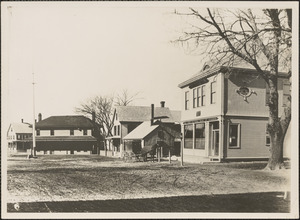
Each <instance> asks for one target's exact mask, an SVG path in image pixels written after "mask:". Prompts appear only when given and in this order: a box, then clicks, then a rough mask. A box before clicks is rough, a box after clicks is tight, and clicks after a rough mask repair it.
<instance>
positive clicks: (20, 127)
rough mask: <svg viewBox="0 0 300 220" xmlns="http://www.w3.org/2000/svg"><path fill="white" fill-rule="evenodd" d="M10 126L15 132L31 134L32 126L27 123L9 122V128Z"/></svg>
mask: <svg viewBox="0 0 300 220" xmlns="http://www.w3.org/2000/svg"><path fill="white" fill-rule="evenodd" d="M11 128H13V130H14V132H15V133H16V134H32V127H31V125H30V124H27V123H11V125H10V126H9V129H11Z"/></svg>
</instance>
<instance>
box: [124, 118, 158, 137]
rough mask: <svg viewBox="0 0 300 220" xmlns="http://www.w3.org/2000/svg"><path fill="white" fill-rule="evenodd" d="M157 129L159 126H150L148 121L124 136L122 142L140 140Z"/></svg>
mask: <svg viewBox="0 0 300 220" xmlns="http://www.w3.org/2000/svg"><path fill="white" fill-rule="evenodd" d="M157 127H159V125H151V123H150V121H145V122H143V123H142V124H140V125H139V126H138V127H136V128H135V129H134V130H133V131H132V132H130V133H129V134H128V135H126V136H125V137H124V138H123V140H141V139H143V138H144V137H146V136H147V135H148V134H150V133H151V132H152V131H154V130H155V129H156V128H157Z"/></svg>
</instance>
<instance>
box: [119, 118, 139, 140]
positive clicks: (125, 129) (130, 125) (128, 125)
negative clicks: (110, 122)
mask: <svg viewBox="0 0 300 220" xmlns="http://www.w3.org/2000/svg"><path fill="white" fill-rule="evenodd" d="M140 124H141V122H126V123H125V122H124V123H121V131H120V132H121V139H123V137H125V136H126V135H127V134H129V132H128V129H129V130H131V129H132V128H136V127H137V126H139V125H140Z"/></svg>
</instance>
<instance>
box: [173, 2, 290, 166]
mask: <svg viewBox="0 0 300 220" xmlns="http://www.w3.org/2000/svg"><path fill="white" fill-rule="evenodd" d="M175 14H177V15H181V16H188V17H190V19H191V20H190V22H192V23H191V24H190V25H189V29H188V30H186V31H184V32H183V35H182V36H181V37H179V38H178V39H177V40H176V41H175V42H177V43H181V45H182V46H183V47H184V48H185V49H188V50H189V51H190V52H198V51H200V54H201V55H205V56H206V57H209V58H210V60H211V61H214V62H215V63H217V64H220V65H227V66H231V65H234V64H235V63H237V62H239V61H243V62H246V63H248V64H250V65H252V66H253V67H254V68H255V69H256V70H257V72H258V74H259V75H260V76H261V77H262V78H263V79H264V80H265V81H266V84H267V85H268V87H269V89H270V97H269V100H268V106H269V122H268V132H269V134H270V139H271V148H270V158H269V162H268V165H267V168H269V169H271V170H273V169H277V168H281V167H282V165H283V141H284V137H285V134H286V131H287V128H288V126H289V123H290V120H291V105H290V102H289V103H288V105H287V107H286V108H285V110H284V113H283V115H281V116H279V113H278V111H279V107H278V90H277V80H278V69H279V67H287V68H286V71H287V72H289V74H291V42H292V34H291V33H292V29H291V21H292V20H291V18H292V13H291V10H290V9H287V10H279V9H263V10H259V9H255V10H251V9H248V10H227V9H209V8H208V9H206V10H202V9H199V10H196V9H194V8H190V9H189V10H188V12H186V13H181V12H180V13H179V12H176V11H175Z"/></svg>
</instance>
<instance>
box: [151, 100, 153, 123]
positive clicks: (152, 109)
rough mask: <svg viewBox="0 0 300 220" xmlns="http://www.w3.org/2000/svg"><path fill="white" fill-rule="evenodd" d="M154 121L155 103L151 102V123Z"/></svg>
mask: <svg viewBox="0 0 300 220" xmlns="http://www.w3.org/2000/svg"><path fill="white" fill-rule="evenodd" d="M153 122H154V104H151V125H153Z"/></svg>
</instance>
